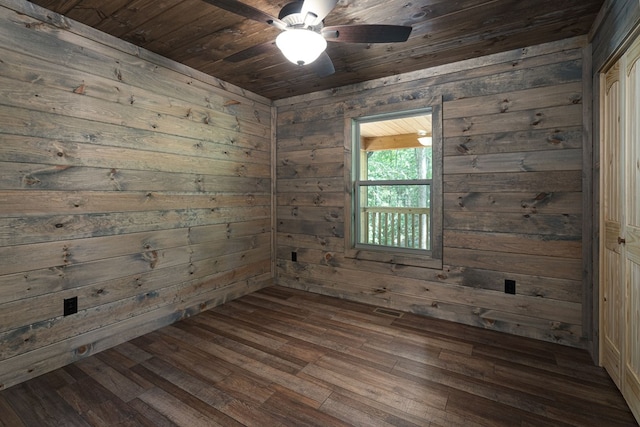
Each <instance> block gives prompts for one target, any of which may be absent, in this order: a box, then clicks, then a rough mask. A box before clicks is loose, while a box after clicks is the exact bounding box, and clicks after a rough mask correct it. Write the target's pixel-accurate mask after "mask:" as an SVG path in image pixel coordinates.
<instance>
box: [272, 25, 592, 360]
mask: <svg viewBox="0 0 640 427" xmlns="http://www.w3.org/2000/svg"><path fill="white" fill-rule="evenodd" d="M586 45H587V39H586V37H578V38H572V39H567V40H563V41H560V42H555V43H550V44H544V45H538V46H532V47H528V48H525V49H518V50H513V51H509V52H505V53H501V54H496V55H491V56H487V57H483V58H479V59H473V60H468V61H464V62H460V63H455V64H450V65H446V66H441V67H435V68H432V69H427V70H422V71H420V72H415V73H409V74H405V75H398V76H394V77H390V78H387V79H381V80H377V81H372V82H368V83H365V84H360V85H354V86H349V87H345V88H339V89H335V90H333V91H325V92H318V93H314V94H310V95H304V96H300V97H295V98H289V99H285V100H280V101H277V102H275V105H276V108H277V163H276V168H277V181H276V188H277V278H276V280H277V283H278V284H280V285H283V286H289V287H294V288H299V289H306V290H310V291H313V292H318V293H322V294H327V295H333V296H339V297H343V298H347V299H352V300H357V301H361V302H366V303H371V304H374V305H380V306H387V307H392V308H396V309H400V310H405V311H410V312H414V313H419V314H424V315H427V316H433V317H437V318H442V319H449V320H454V321H457V322H461V323H465V324H470V325H477V326H481V327H485V328H491V329H495V330H499V331H504V332H509V333H513V334H517V335H523V336H528V337H534V338H537V339H542V340H547V341H553V342H559V343H563V344H567V345H571V346H578V347H580V346H584V345H585V343H584V337H583V335H584V334H583V328H582V300H583V295H582V293H583V286H584V285H583V280H582V279H583V277H582V269H583V256H582V224H583V218H582V210H583V206H582V204H583V196H582V167H583V165H582V162H583V158H582V154H583V150H582V147H583V136H584V130H583V124H584V123H583V120H584V119H583V109H584V106H583V103H582V100H583V93H584V92H583V90H584V87H583V85H585V84H586V85H589V84H590V76H587V78H586V80H585V79H583V58H584V49H585V46H586ZM438 96H441V97H442V99H443V119H444V130H443V132H444V147H443V150H444V151H443V152H444V176H443V187H444V221H443V222H444V249H443V257H444V268H443V269H442V270H437V269H428V268H420V267H415V266H405V265H396V264H389V263H384V262H372V261H366V260H357V259H353V258H348V257H346V256H345V254H344V250H345V239H344V232H345V231H344V230H345V226H344V224H345V220H347V219H346V218H345V217H344V212H345V206H344V203H345V202H344V195H343V194H344V188H345V180H344V173H343V171H344V164H343V161H342V159H343V141H344V137H343V135H344V133H345V131H344V126H345V124H344V118H343V117H344V116H345V113H348V114H349V115H350V116H354V115H356V114H359V113H361V112H362V113H363V114H366V112H367V111H368V109H371V110H373V109H374V108H378V107H379V106H381V105H388V104H395V105H397V108H398V110H402V109H411V108H416V107H418V106H420V103H421V102H424V100H428V99H431V98H432V97H438ZM292 252H296V253H297V262H293V261H291V253H292ZM505 279H512V280H515V281H516V288H517V294H516V295H508V294H505V293H504V281H505Z"/></svg>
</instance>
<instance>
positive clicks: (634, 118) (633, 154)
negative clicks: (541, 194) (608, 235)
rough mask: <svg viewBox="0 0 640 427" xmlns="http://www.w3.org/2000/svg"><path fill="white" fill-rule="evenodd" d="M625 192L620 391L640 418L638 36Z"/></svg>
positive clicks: (631, 54) (629, 97) (630, 64)
mask: <svg viewBox="0 0 640 427" xmlns="http://www.w3.org/2000/svg"><path fill="white" fill-rule="evenodd" d="M625 56H626V61H627V67H626V70H627V81H626V85H627V94H626V104H627V105H626V113H627V114H626V129H627V132H626V137H625V147H626V150H625V155H624V163H625V192H624V201H625V205H626V209H625V215H624V221H623V230H622V232H623V236H624V240H625V243H624V245H623V251H622V254H623V256H624V262H625V264H626V298H625V305H626V313H625V322H624V323H625V325H624V327H625V329H626V334H625V342H624V345H623V346H624V348H625V354H624V358H623V360H624V372H623V381H622V382H623V386H622V394H623V395H624V396H625V398H626V399H627V402H628V403H629V406H630V407H631V410H632V411H633V412H634V414H635V416H636V418H638V419H640V123H639V122H640V62H638V59H640V40H636V42H635V43H634V44H633V46H632V47H631V48H630V49H629V51H628V52H627V54H626V55H625Z"/></svg>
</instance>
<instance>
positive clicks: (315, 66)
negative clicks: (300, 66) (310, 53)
mask: <svg viewBox="0 0 640 427" xmlns="http://www.w3.org/2000/svg"><path fill="white" fill-rule="evenodd" d="M308 67H310V68H311V69H312V70H313V72H314V73H316V75H317V76H318V77H327V76H330V75H331V74H333V73H335V72H336V69H335V68H334V66H333V61H331V58H329V55H328V54H327V52H322V53H321V54H320V56H319V57H318V59H316V60H315V61H313V62H312V63H311V64H309V65H308Z"/></svg>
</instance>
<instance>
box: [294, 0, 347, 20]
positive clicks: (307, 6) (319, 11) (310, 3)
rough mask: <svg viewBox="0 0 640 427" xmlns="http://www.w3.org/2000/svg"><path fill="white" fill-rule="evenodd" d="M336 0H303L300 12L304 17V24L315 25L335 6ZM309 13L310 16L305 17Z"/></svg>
mask: <svg viewBox="0 0 640 427" xmlns="http://www.w3.org/2000/svg"><path fill="white" fill-rule="evenodd" d="M336 4H338V0H304V3H303V4H302V9H301V10H300V13H301V14H302V16H304V17H305V21H304V22H305V24H307V25H311V26H315V25H318V24H320V23H321V22H322V20H323V19H324V18H325V16H327V15H328V14H329V12H331V11H332V10H333V8H334V7H336ZM309 13H311V14H312V17H311V18H309V19H307V15H308V14H309Z"/></svg>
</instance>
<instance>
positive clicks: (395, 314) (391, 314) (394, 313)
mask: <svg viewBox="0 0 640 427" xmlns="http://www.w3.org/2000/svg"><path fill="white" fill-rule="evenodd" d="M373 312H374V313H378V314H382V315H384V316H389V317H395V318H396V319H399V318H401V317H402V315H403V314H404V313H402V312H401V311H396V310H391V309H389V308H382V307H376V308H375V309H374V310H373Z"/></svg>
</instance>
